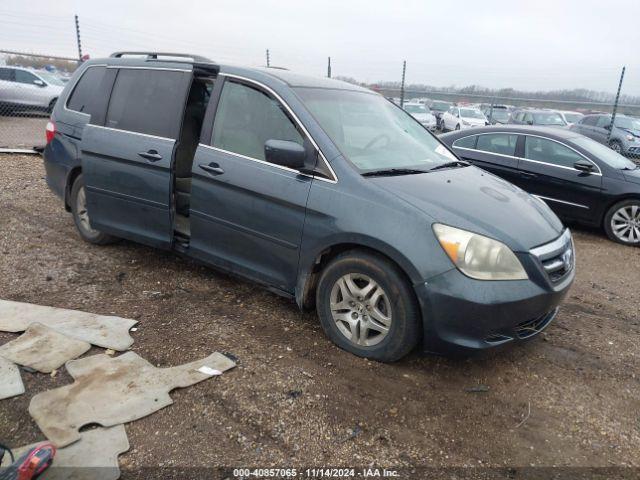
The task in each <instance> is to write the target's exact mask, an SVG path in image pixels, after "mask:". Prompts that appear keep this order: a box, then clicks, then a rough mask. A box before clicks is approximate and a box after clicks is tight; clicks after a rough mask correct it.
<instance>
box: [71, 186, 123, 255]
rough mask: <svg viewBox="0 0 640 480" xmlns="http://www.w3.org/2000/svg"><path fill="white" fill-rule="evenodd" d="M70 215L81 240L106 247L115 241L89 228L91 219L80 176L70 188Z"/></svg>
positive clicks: (109, 236) (113, 238)
mask: <svg viewBox="0 0 640 480" xmlns="http://www.w3.org/2000/svg"><path fill="white" fill-rule="evenodd" d="M69 200H70V203H71V213H72V214H73V221H74V222H75V224H76V229H77V230H78V233H79V234H80V236H81V237H82V239H83V240H85V241H87V242H89V243H93V244H96V245H106V244H108V243H112V242H113V241H115V240H116V238H115V237H112V236H111V235H107V234H106V233H102V232H100V231H98V230H95V229H93V228H92V227H91V219H90V218H89V211H88V210H87V195H86V192H85V188H84V181H83V179H82V175H78V177H77V178H76V180H75V182H74V183H73V187H72V188H71V198H70V199H69Z"/></svg>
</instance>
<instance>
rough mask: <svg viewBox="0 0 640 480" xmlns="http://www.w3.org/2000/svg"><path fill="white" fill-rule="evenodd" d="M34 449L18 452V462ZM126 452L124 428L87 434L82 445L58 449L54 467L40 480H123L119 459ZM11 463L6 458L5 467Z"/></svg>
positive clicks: (82, 440) (77, 444) (100, 429)
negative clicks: (120, 479)
mask: <svg viewBox="0 0 640 480" xmlns="http://www.w3.org/2000/svg"><path fill="white" fill-rule="evenodd" d="M32 447H33V445H29V446H26V447H20V448H17V449H15V450H14V455H15V457H16V458H18V457H19V456H21V455H22V454H24V453H25V452H27V451H29V449H30V448H32ZM127 450H129V440H128V439H127V432H126V431H125V429H124V425H117V426H115V427H111V428H95V429H92V430H87V431H85V432H82V433H81V434H80V441H78V442H76V443H74V444H73V445H69V446H68V447H66V448H61V449H58V451H57V452H56V456H55V457H54V459H53V464H52V465H51V467H49V469H48V470H47V471H46V472H45V473H44V474H43V475H42V476H41V477H40V478H42V479H43V480H53V479H56V480H62V479H63V478H64V479H74V480H83V479H87V480H89V479H96V478H97V479H99V480H116V479H118V478H119V477H120V468H119V466H118V455H120V454H122V453H124V452H126V451H127ZM9 462H10V459H9V458H8V455H7V457H6V458H5V461H4V462H3V463H2V467H7V466H8V465H9ZM72 469H73V470H72Z"/></svg>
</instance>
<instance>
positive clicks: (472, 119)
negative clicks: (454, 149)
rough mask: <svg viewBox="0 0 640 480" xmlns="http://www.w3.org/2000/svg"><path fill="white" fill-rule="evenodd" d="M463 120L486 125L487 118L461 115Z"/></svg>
mask: <svg viewBox="0 0 640 480" xmlns="http://www.w3.org/2000/svg"><path fill="white" fill-rule="evenodd" d="M460 119H461V120H464V121H465V122H467V123H470V124H471V125H484V124H485V123H486V120H485V119H484V118H469V117H460Z"/></svg>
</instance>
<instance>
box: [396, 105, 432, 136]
mask: <svg viewBox="0 0 640 480" xmlns="http://www.w3.org/2000/svg"><path fill="white" fill-rule="evenodd" d="M404 109H405V111H406V112H407V113H408V114H409V115H411V116H412V117H413V118H415V119H416V120H417V121H419V122H420V123H421V124H422V125H423V126H424V127H425V128H427V129H429V130H431V131H432V132H434V131H435V130H436V125H437V124H436V116H435V115H434V114H433V113H431V110H429V109H428V108H427V107H426V106H425V105H424V104H422V103H405V104H404Z"/></svg>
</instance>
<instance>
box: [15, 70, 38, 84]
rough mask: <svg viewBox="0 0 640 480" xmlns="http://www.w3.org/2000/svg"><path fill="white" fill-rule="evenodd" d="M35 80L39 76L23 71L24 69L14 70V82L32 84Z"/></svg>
mask: <svg viewBox="0 0 640 480" xmlns="http://www.w3.org/2000/svg"><path fill="white" fill-rule="evenodd" d="M36 80H39V78H38V77H36V76H35V75H34V74H33V73H31V72H25V71H24V70H16V82H18V83H25V84H28V85H33V84H34V82H35V81H36Z"/></svg>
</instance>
